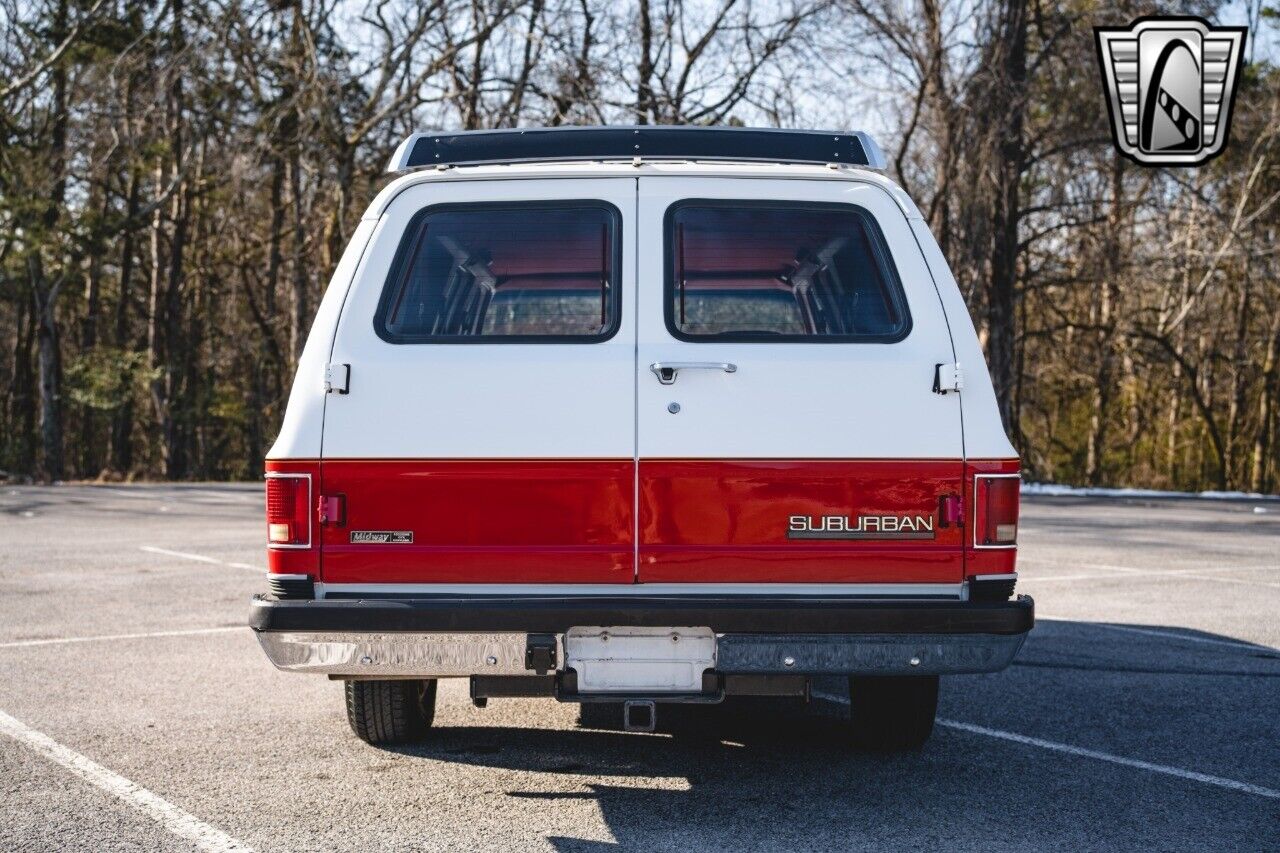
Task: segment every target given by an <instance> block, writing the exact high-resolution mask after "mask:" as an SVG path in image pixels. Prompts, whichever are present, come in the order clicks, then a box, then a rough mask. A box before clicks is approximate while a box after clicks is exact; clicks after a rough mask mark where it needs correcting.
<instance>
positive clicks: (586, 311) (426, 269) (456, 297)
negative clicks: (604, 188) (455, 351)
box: [374, 202, 621, 343]
mask: <svg viewBox="0 0 1280 853" xmlns="http://www.w3.org/2000/svg"><path fill="white" fill-rule="evenodd" d="M618 231H619V217H618V213H617V211H616V209H614V208H613V207H611V206H608V205H606V204H604V203H603V202H567V203H560V204H554V205H542V204H525V205H487V204H484V205H481V204H476V205H451V206H440V207H431V208H427V209H426V210H423V211H421V212H419V213H418V214H417V215H415V216H414V217H413V219H412V220H411V221H410V223H409V227H408V228H406V229H405V234H404V237H403V239H402V240H401V243H400V247H399V249H398V251H397V254H396V260H395V261H394V263H393V264H392V268H391V275H390V276H389V277H388V279H387V283H386V285H385V286H384V288H383V292H382V299H381V301H380V303H379V305H378V313H377V316H376V317H375V320H374V326H375V329H376V330H377V332H378V335H379V336H380V337H382V338H383V339H384V340H387V341H390V342H392V343H502V342H533V341H537V342H551V341H562V342H573V343H590V342H594V341H602V340H605V339H606V338H609V337H611V336H612V335H613V333H614V332H616V331H617V328H618V307H619V304H620V302H619V298H618V286H617V282H616V281H615V277H616V271H617V270H618V269H620V268H621V259H620V257H619V255H620V246H619V241H618Z"/></svg>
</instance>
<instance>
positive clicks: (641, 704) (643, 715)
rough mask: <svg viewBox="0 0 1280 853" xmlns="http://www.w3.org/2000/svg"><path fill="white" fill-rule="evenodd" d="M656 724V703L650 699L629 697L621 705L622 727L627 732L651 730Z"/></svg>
mask: <svg viewBox="0 0 1280 853" xmlns="http://www.w3.org/2000/svg"><path fill="white" fill-rule="evenodd" d="M657 725H658V705H657V703H656V702H654V701H653V700H652V699H630V700H628V701H626V702H624V703H623V705H622V728H623V729H624V730H625V731H629V732H651V731H653V730H654V729H655V728H657Z"/></svg>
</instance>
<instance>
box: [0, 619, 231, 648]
mask: <svg viewBox="0 0 1280 853" xmlns="http://www.w3.org/2000/svg"><path fill="white" fill-rule="evenodd" d="M243 630H244V626H241V625H236V626H228V627H222V628H192V629H190V630H186V631H151V632H149V633H145V634H99V635H97V636H93V637H56V638H53V639H48V640H13V641H11V642H7V643H0V649H23V648H28V647H30V646H60V645H63V644H64V643H96V642H100V641H105V640H145V639H149V638H151V637H191V636H197V635H200V634H225V633H228V632H230V631H243Z"/></svg>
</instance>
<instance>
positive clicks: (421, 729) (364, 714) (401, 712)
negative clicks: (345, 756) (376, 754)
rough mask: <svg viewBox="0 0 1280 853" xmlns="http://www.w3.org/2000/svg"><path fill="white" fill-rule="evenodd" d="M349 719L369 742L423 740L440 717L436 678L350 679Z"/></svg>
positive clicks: (394, 742)
mask: <svg viewBox="0 0 1280 853" xmlns="http://www.w3.org/2000/svg"><path fill="white" fill-rule="evenodd" d="M346 691H347V722H348V723H350V724H351V731H353V732H355V733H356V737H358V738H360V740H362V741H364V742H365V743H371V744H374V745H376V746H382V745H390V744H403V743H420V742H421V741H423V740H425V739H426V737H427V734H428V732H429V730H430V729H431V723H432V721H433V720H434V719H435V716H436V680H435V679H434V678H430V679H426V680H425V681H415V680H403V681H348V682H347V683H346Z"/></svg>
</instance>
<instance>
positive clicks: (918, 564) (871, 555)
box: [639, 459, 964, 583]
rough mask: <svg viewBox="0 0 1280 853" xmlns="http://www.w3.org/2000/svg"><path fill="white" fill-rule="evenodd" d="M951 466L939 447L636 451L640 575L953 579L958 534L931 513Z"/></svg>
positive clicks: (645, 578)
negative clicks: (881, 524)
mask: <svg viewBox="0 0 1280 853" xmlns="http://www.w3.org/2000/svg"><path fill="white" fill-rule="evenodd" d="M961 475H962V463H961V461H960V460H945V459H944V460H901V459H886V460H874V461H871V460H735V461H718V460H688V459H680V460H642V461H641V463H640V572H639V574H640V580H641V581H642V582H647V583H681V582H687V583H725V582H743V583H895V582H912V583H959V582H960V581H961V580H962V579H963V577H964V568H963V553H964V538H963V535H962V531H961V528H960V527H959V526H957V525H954V524H953V525H950V526H947V527H944V526H942V525H941V519H940V517H939V506H940V502H941V500H942V499H943V498H944V497H948V496H951V497H957V496H959V495H960V494H961V491H960V487H961ZM796 516H799V517H801V518H803V519H805V520H806V521H805V522H803V523H804V525H805V526H814V525H818V526H823V522H822V521H821V520H822V519H824V518H834V519H839V521H837V522H834V523H836V524H838V525H843V524H850V525H857V524H858V521H857V519H858V518H859V517H862V516H873V517H876V518H885V517H889V518H893V519H901V518H910V519H912V520H913V521H914V520H916V519H927V521H928V524H929V526H930V527H931V529H930V530H928V531H917V532H918V533H919V538H899V537H900V536H902V534H898V535H890V534H885V535H883V536H882V537H880V536H877V535H876V533H875V532H872V533H867V534H865V535H866V536H867V537H868V538H857V539H854V538H848V539H842V538H840V537H839V534H838V533H837V534H832V535H830V536H829V537H828V535H827V534H823V533H810V534H809V535H810V536H812V537H813V538H805V539H797V538H790V537H789V535H788V534H789V528H790V526H791V524H792V519H793V517H796ZM845 519H847V520H848V521H847V522H846V521H845ZM890 524H897V522H896V521H894V522H890ZM923 526H924V525H921V527H923ZM926 532H927V533H928V534H930V535H928V536H926V535H925V533H926Z"/></svg>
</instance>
